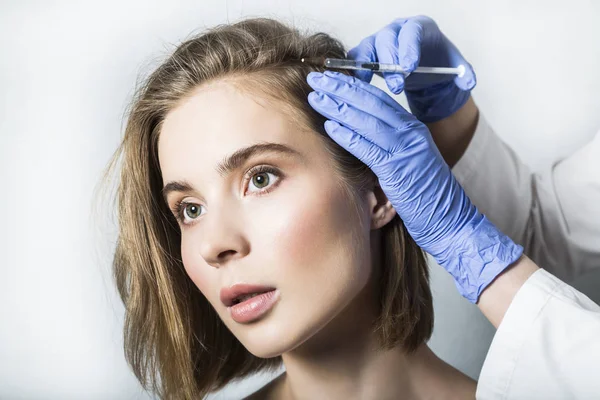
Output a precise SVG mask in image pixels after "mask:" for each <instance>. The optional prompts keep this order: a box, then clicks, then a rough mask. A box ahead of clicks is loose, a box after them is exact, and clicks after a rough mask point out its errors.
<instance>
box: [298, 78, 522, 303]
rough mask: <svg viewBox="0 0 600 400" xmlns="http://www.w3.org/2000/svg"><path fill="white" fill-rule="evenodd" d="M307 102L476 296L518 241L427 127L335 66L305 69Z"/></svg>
mask: <svg viewBox="0 0 600 400" xmlns="http://www.w3.org/2000/svg"><path fill="white" fill-rule="evenodd" d="M307 81H308V83H309V85H310V86H311V87H312V88H313V89H314V90H315V91H314V92H311V93H310V94H309V96H308V101H309V103H310V105H311V106H312V107H313V108H314V109H315V110H317V111H318V112H319V113H320V114H322V115H324V116H325V117H327V118H328V119H329V121H326V122H325V129H326V131H327V133H328V134H329V136H331V138H332V139H333V140H334V141H335V142H337V143H338V144H339V145H340V146H342V147H344V148H345V149H346V150H347V151H349V152H350V153H352V154H353V155H354V156H355V157H357V158H358V159H360V160H361V161H362V162H363V163H365V164H366V165H367V166H368V167H369V168H370V169H371V170H372V171H373V172H374V173H375V174H376V175H377V177H378V178H379V184H380V185H381V188H382V189H383V191H384V193H385V194H386V195H387V197H388V199H389V200H390V202H391V203H392V205H393V206H394V209H395V210H396V212H397V213H398V215H399V216H400V218H402V220H403V221H404V225H405V226H406V228H407V229H408V232H409V233H410V235H411V236H412V237H413V238H414V239H415V242H416V243H417V244H418V245H419V246H420V247H421V248H423V249H424V250H425V251H427V252H428V253H429V254H431V255H432V256H433V257H434V258H435V259H436V261H437V262H438V263H439V264H440V265H441V266H442V267H444V268H445V269H446V270H447V271H448V272H449V273H450V274H451V275H452V276H453V277H454V279H455V281H456V286H457V287H458V289H459V291H460V293H461V294H462V295H463V296H464V297H466V298H467V299H468V300H469V301H471V302H473V303H476V302H477V300H478V298H479V295H480V294H481V292H482V291H483V289H485V288H486V287H487V286H488V285H489V284H490V283H491V282H492V281H493V280H494V278H496V276H498V275H499V274H500V273H501V272H502V271H503V270H504V269H505V268H506V267H508V266H509V265H510V264H512V263H513V262H515V261H516V260H517V259H518V258H519V257H520V256H521V254H522V252H523V248H522V247H521V246H519V245H516V244H515V243H513V241H512V240H511V239H510V238H508V237H507V236H505V235H504V234H502V233H501V232H500V231H499V230H498V229H497V228H496V227H495V226H494V225H493V224H492V223H491V222H490V221H489V220H488V219H487V218H486V217H485V216H484V215H482V214H481V213H480V212H479V211H478V210H477V208H476V207H475V206H474V205H473V204H472V203H471V201H470V200H469V198H468V197H467V195H466V194H465V192H464V191H463V189H462V187H461V186H460V185H459V184H458V182H457V181H456V179H455V178H454V175H452V172H451V171H450V168H449V167H448V165H447V164H446V163H445V161H444V159H443V158H442V156H441V154H440V153H439V151H438V149H437V147H436V146H435V144H434V142H433V140H432V138H431V134H430V133H429V130H428V129H427V127H426V126H425V125H424V124H423V123H422V122H420V121H419V120H417V119H416V118H415V116H413V115H412V114H410V113H408V112H407V111H406V110H405V109H404V108H402V106H400V105H399V104H398V103H396V101H394V99H392V98H391V97H390V96H388V95H387V94H386V93H385V92H384V91H382V90H380V89H378V88H376V87H375V86H372V85H370V84H368V83H365V82H363V81H360V80H358V79H356V78H354V77H351V76H348V75H344V74H341V73H338V72H332V71H326V72H325V73H319V72H311V73H310V74H309V75H308V78H307Z"/></svg>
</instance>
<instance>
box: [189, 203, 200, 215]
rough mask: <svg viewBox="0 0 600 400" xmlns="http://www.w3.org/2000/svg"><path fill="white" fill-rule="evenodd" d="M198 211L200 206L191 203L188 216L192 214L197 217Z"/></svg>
mask: <svg viewBox="0 0 600 400" xmlns="http://www.w3.org/2000/svg"><path fill="white" fill-rule="evenodd" d="M197 212H198V207H196V206H195V205H193V204H192V205H189V206H188V216H190V217H191V218H195V217H196V215H195V214H196V213H197Z"/></svg>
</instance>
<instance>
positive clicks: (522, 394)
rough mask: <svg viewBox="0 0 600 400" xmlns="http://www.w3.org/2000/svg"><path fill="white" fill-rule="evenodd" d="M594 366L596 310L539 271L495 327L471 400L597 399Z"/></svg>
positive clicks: (599, 367) (598, 368) (598, 373)
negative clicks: (496, 328)
mask: <svg viewBox="0 0 600 400" xmlns="http://www.w3.org/2000/svg"><path fill="white" fill-rule="evenodd" d="M599 360H600V306H598V305H597V304H596V303H594V302H593V301H592V300H590V299H589V298H588V297H586V296H585V295H584V294H583V293H581V292H579V291H577V290H576V289H574V288H573V287H571V286H569V285H568V284H566V283H564V282H562V281H561V280H559V279H558V278H556V277H555V276H553V275H552V274H550V273H548V272H547V271H545V270H543V269H540V270H538V271H536V272H535V273H533V274H532V275H531V276H530V277H529V279H528V280H527V281H526V282H525V284H524V285H523V286H522V287H521V288H520V289H519V291H518V292H517V293H516V295H515V297H514V299H513V301H512V303H511V304H510V306H509V307H508V310H507V312H506V314H505V316H504V319H503V320H502V322H501V323H500V326H499V327H498V330H497V332H496V335H495V336H494V339H493V341H492V344H491V346H490V349H489V351H488V354H487V357H486V359H485V362H484V364H483V368H482V370H481V374H480V376H479V381H478V384H477V394H476V398H477V399H481V400H490V399H493V400H496V399H511V400H512V399H515V400H525V399H526V400H535V399H543V400H553V399H560V400H568V399H582V400H587V399H600V364H599Z"/></svg>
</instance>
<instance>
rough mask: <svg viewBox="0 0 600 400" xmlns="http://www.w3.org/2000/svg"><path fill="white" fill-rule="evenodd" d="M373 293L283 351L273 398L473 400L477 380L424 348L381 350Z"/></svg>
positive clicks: (361, 297)
mask: <svg viewBox="0 0 600 400" xmlns="http://www.w3.org/2000/svg"><path fill="white" fill-rule="evenodd" d="M372 299H373V292H372V291H371V290H369V289H368V288H366V290H364V291H363V292H362V293H361V294H360V295H359V296H357V297H356V298H355V299H354V300H353V301H352V303H351V304H350V305H349V306H348V307H346V309H345V310H344V311H342V312H341V313H340V314H339V315H338V316H336V318H334V320H333V321H331V322H330V323H328V324H327V325H326V326H325V327H324V328H323V329H321V330H320V331H319V332H318V333H317V334H316V335H314V336H313V337H311V338H310V339H309V340H307V341H306V342H305V343H303V344H302V345H300V346H299V347H297V348H296V349H294V350H292V351H290V352H287V353H284V354H283V355H282V359H283V362H284V365H285V368H286V373H285V374H284V375H283V376H282V377H281V380H280V386H279V389H280V390H279V391H278V392H279V393H280V396H278V397H277V398H284V399H292V400H296V399H317V398H325V399H415V400H416V399H449V398H460V399H465V398H474V397H475V396H474V395H475V381H473V380H471V379H470V378H469V377H467V376H466V375H464V374H462V373H461V372H460V371H458V370H456V369H454V368H453V367H451V366H450V365H448V364H447V363H445V362H444V361H442V360H441V359H439V358H438V357H437V356H436V355H435V354H434V353H433V352H432V351H431V350H430V349H429V347H428V346H427V345H426V344H422V345H421V346H419V347H418V348H417V350H416V351H415V352H413V353H410V354H409V353H407V352H406V351H405V349H404V348H402V347H401V346H396V347H394V348H391V349H387V350H384V349H381V348H380V346H379V342H378V338H377V334H376V332H374V331H373V322H374V317H373V315H375V312H374V306H373V304H374V302H373V301H372Z"/></svg>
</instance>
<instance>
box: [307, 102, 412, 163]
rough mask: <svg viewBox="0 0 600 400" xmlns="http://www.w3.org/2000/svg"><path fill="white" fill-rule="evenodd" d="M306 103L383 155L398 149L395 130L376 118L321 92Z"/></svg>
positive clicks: (397, 138)
mask: <svg viewBox="0 0 600 400" xmlns="http://www.w3.org/2000/svg"><path fill="white" fill-rule="evenodd" d="M308 102H309V103H310V105H311V106H312V107H313V108H314V109H315V110H316V111H318V112H319V113H320V114H322V115H324V116H325V117H327V118H328V119H330V120H333V121H336V122H338V123H340V124H342V125H344V126H345V127H347V128H349V129H352V130H353V131H354V132H356V133H358V134H359V135H361V136H362V137H363V138H365V139H366V140H367V141H369V142H370V143H372V144H374V145H376V146H377V147H378V148H380V149H381V150H382V151H383V153H386V154H387V153H390V152H393V151H395V149H396V148H397V147H398V141H399V137H398V132H397V131H396V128H393V127H392V126H390V125H388V124H386V123H385V122H384V121H382V120H381V119H379V118H377V117H376V116H373V115H371V114H369V113H366V112H364V111H362V110H359V109H358V108H356V107H354V106H352V105H350V104H348V103H346V102H344V101H342V100H340V99H339V98H336V97H332V96H329V95H327V94H326V93H323V92H311V93H310V94H309V95H308ZM398 122H401V121H398Z"/></svg>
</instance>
